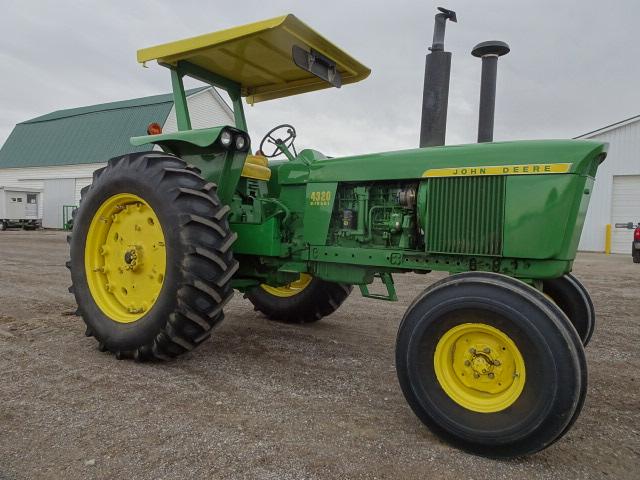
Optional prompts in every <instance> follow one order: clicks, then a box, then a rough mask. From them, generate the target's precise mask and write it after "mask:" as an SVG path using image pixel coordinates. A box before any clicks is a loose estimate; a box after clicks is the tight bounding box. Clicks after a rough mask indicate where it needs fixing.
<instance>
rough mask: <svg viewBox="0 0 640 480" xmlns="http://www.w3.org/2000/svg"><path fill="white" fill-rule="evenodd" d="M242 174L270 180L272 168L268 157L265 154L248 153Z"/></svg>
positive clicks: (256, 178) (247, 176) (246, 176)
mask: <svg viewBox="0 0 640 480" xmlns="http://www.w3.org/2000/svg"><path fill="white" fill-rule="evenodd" d="M240 176H242V177H245V178H253V179H254V180H264V181H266V182H268V181H269V179H270V178H271V169H270V168H269V162H268V161H267V157H265V156H263V155H247V159H246V160H245V162H244V167H242V173H241V174H240Z"/></svg>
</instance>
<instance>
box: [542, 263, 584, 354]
mask: <svg viewBox="0 0 640 480" xmlns="http://www.w3.org/2000/svg"><path fill="white" fill-rule="evenodd" d="M542 291H543V292H544V293H545V294H547V295H549V296H550V297H551V299H552V300H553V301H554V302H555V303H556V304H557V305H558V306H559V307H560V308H561V309H562V311H563V312H564V313H565V314H566V315H567V317H569V320H570V321H571V324H572V325H573V326H574V328H575V329H576V331H577V332H578V335H579V336H580V339H581V340H582V345H584V346H585V347H586V346H587V344H588V343H589V341H590V340H591V336H592V335H593V331H594V330H595V326H596V312H595V308H594V306H593V301H592V300H591V296H590V295H589V292H588V291H587V289H586V288H585V287H584V285H582V283H581V282H580V281H579V280H578V279H577V278H576V277H574V276H573V275H571V274H570V273H568V274H566V275H563V276H562V277H559V278H554V279H552V280H545V281H544V282H543V285H542Z"/></svg>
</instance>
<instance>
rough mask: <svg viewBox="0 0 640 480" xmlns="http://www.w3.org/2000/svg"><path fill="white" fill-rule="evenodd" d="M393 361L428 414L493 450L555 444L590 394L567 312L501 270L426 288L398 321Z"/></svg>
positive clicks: (428, 420)
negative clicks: (587, 390)
mask: <svg viewBox="0 0 640 480" xmlns="http://www.w3.org/2000/svg"><path fill="white" fill-rule="evenodd" d="M460 332H462V333H464V334H460ZM465 332H466V333H465ZM474 339H475V340H474ZM467 340H470V341H471V344H469V343H467ZM476 340H477V341H476ZM460 342H462V343H460ZM478 342H479V343H478ZM469 345H472V346H471V347H469V348H467V347H468V346H469ZM450 347H453V348H452V349H451V350H448V348H450ZM455 347H459V348H457V349H456V348H455ZM463 347H464V348H463ZM489 347H491V348H489ZM472 351H473V353H471V352H472ZM487 351H488V353H487ZM443 352H444V353H443ZM448 352H449V353H448ZM467 352H468V353H467ZM494 352H497V353H494ZM467 356H470V357H469V358H468V359H466V360H465V358H466V357H467ZM494 356H495V357H496V358H495V359H494V358H493V357H494ZM500 359H502V361H501V362H497V363H494V362H496V360H500ZM463 360H464V361H463ZM448 362H449V363H448ZM467 362H469V364H468V365H467ZM449 367H450V368H449ZM396 368H397V372H398V379H399V381H400V386H401V388H402V391H403V393H404V395H405V398H406V399H407V402H408V403H409V405H410V406H411V408H412V409H413V411H414V412H415V413H416V415H417V416H418V417H419V418H420V419H421V420H422V421H423V423H425V424H426V425H427V426H428V427H429V428H430V429H431V430H432V431H433V432H434V433H435V434H437V435H438V436H440V437H441V438H443V439H444V440H446V441H448V442H449V443H451V444H453V445H455V446H457V447H459V448H461V449H463V450H466V451H469V452H471V453H474V454H478V455H483V456H487V457H494V458H509V457H516V456H521V455H527V454H531V453H534V452H537V451H539V450H542V449H544V448H546V447H547V446H549V445H550V444H551V443H553V442H554V441H555V440H557V439H558V438H560V437H561V436H562V435H564V434H565V433H566V432H567V431H568V430H569V428H570V427H571V425H572V424H573V422H574V421H575V420H576V418H577V416H578V414H579V412H580V409H581V407H582V405H583V402H584V396H585V394H586V381H587V373H586V362H585V358H584V350H583V348H582V344H581V342H580V339H579V337H578V336H577V333H576V331H575V329H574V328H573V327H572V326H571V324H570V322H569V320H568V319H567V317H566V316H565V315H564V313H563V312H562V311H561V310H560V308H559V307H558V306H556V305H555V304H553V302H551V301H550V300H549V299H547V298H546V297H545V296H544V295H543V294H542V293H540V292H538V291H537V290H535V289H534V288H532V287H530V286H528V285H526V284H524V283H523V282H520V281H519V280H515V279H512V278H509V277H505V276H502V275H498V274H490V273H466V274H459V275H452V276H450V277H448V278H446V279H444V280H442V281H440V282H437V283H435V284H434V285H432V286H430V287H429V288H427V289H426V290H425V291H424V292H423V293H422V294H421V295H420V296H419V297H418V298H417V299H416V300H415V301H414V302H413V303H412V304H411V306H410V307H409V309H408V310H407V312H406V314H405V316H404V318H403V320H402V323H401V325H400V328H399V332H398V338H397V344H396ZM500 368H502V370H499V369H500ZM478 369H480V370H478ZM485 369H486V372H485V371H484V370H485ZM512 371H513V372H514V373H513V374H511V372H512ZM494 372H495V373H494ZM516 373H517V375H516ZM464 374H467V376H466V377H465V375H464ZM469 374H471V375H469ZM476 374H477V375H478V376H477V377H476ZM490 374H493V375H494V376H493V377H491V376H490ZM485 375H486V377H485ZM510 379H511V380H510ZM464 382H471V383H470V384H472V387H473V388H471V387H468V388H467V383H464ZM496 382H498V383H496ZM501 382H504V383H501ZM518 382H521V383H518ZM461 385H462V386H461Z"/></svg>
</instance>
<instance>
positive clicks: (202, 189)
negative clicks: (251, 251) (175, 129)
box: [68, 152, 238, 360]
mask: <svg viewBox="0 0 640 480" xmlns="http://www.w3.org/2000/svg"><path fill="white" fill-rule="evenodd" d="M228 212H229V207H228V206H224V205H221V204H220V201H219V199H218V197H217V195H216V186H215V185H214V184H212V183H207V182H206V181H205V180H203V179H202V177H200V175H199V172H198V171H197V169H194V168H193V167H190V166H188V165H187V164H186V163H185V162H184V161H182V160H180V159H179V158H177V157H174V156H171V155H166V154H162V153H157V152H148V153H140V154H131V155H125V156H122V157H117V158H113V159H111V160H109V163H108V165H107V166H106V167H105V168H102V169H100V170H97V171H96V172H95V173H94V177H93V183H92V184H91V186H90V187H88V188H85V189H83V191H82V199H81V204H80V207H79V208H78V210H77V211H76V212H75V213H74V230H73V234H72V235H70V236H69V243H70V247H71V260H70V261H69V262H68V266H69V268H70V270H71V278H72V281H73V284H72V286H71V287H70V289H69V290H70V291H71V292H72V293H73V294H74V296H75V298H76V302H77V303H78V314H79V315H80V316H82V318H83V320H84V322H85V323H86V325H87V335H92V336H94V337H95V338H96V340H97V341H98V342H99V347H100V349H101V350H108V351H111V352H113V353H115V354H116V357H117V358H119V359H120V358H128V357H133V358H136V359H138V360H144V359H167V358H170V357H175V356H177V355H180V354H182V353H184V352H186V351H189V350H192V349H193V348H194V347H196V346H197V345H199V344H201V343H202V342H203V341H205V340H206V339H207V338H208V337H209V335H210V333H211V329H212V328H213V327H214V326H215V325H216V324H218V323H219V322H220V321H221V320H222V319H223V311H222V307H223V306H224V304H225V303H226V302H227V301H228V300H229V299H230V298H231V296H232V293H233V291H232V289H231V285H230V280H231V277H232V276H233V274H234V273H235V271H236V270H237V268H238V264H237V262H236V261H235V260H234V258H233V254H232V251H231V245H232V243H233V241H234V240H235V237H236V235H235V234H234V233H232V232H231V230H230V229H229V224H228V221H227V215H228Z"/></svg>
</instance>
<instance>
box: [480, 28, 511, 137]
mask: <svg viewBox="0 0 640 480" xmlns="http://www.w3.org/2000/svg"><path fill="white" fill-rule="evenodd" d="M509 51H510V48H509V45H507V44H506V43H504V42H500V41H498V40H491V41H488V42H482V43H479V44H478V45H476V46H475V47H473V50H471V54H472V55H473V56H474V57H479V58H482V80H481V81H480V113H479V118H478V143H483V142H493V119H494V114H495V109H496V80H497V76H498V57H501V56H502V55H506V54H507V53H509Z"/></svg>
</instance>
